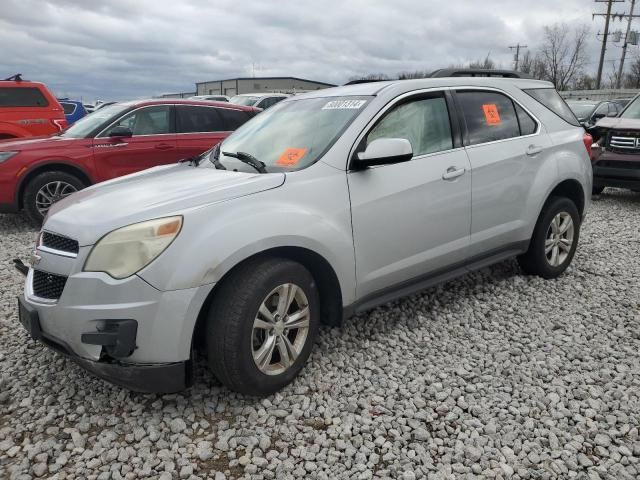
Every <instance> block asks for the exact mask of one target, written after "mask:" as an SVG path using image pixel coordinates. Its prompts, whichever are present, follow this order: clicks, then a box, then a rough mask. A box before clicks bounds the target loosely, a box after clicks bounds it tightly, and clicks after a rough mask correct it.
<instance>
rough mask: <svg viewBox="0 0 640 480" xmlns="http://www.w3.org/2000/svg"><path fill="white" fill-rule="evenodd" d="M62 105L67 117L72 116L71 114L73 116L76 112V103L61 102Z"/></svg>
mask: <svg viewBox="0 0 640 480" xmlns="http://www.w3.org/2000/svg"><path fill="white" fill-rule="evenodd" d="M60 105H62V109H63V110H64V114H65V115H71V114H73V112H75V111H76V104H75V103H64V102H60Z"/></svg>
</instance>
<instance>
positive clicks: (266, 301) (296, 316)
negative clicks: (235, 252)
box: [206, 258, 320, 396]
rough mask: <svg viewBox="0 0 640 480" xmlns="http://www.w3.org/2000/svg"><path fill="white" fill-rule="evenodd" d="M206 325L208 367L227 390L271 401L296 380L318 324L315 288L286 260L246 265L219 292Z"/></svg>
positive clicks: (302, 269) (305, 272) (303, 270)
mask: <svg viewBox="0 0 640 480" xmlns="http://www.w3.org/2000/svg"><path fill="white" fill-rule="evenodd" d="M214 295H215V297H214V300H213V302H212V304H211V308H210V310H209V317H208V320H207V329H206V332H207V333H206V340H207V354H208V359H209V367H210V369H211V370H212V372H213V373H214V375H215V376H216V377H217V378H218V379H219V380H220V381H221V382H222V383H223V384H224V385H225V386H227V387H228V388H230V389H231V390H235V391H237V392H240V393H245V394H249V395H256V396H264V395H270V394H272V393H274V392H276V391H278V390H280V389H281V388H283V387H284V386H286V385H287V384H289V383H291V382H292V381H293V379H294V378H295V377H296V375H298V373H299V372H300V370H301V369H302V367H303V366H304V364H305V362H306V361H307V359H308V357H309V355H310V353H311V348H312V346H313V343H314V340H315V337H316V335H317V332H318V327H319V324H320V318H319V314H320V299H319V294H318V289H317V286H316V283H315V281H314V279H313V277H312V276H311V274H310V273H309V271H308V270H307V269H306V268H305V267H304V266H302V265H300V264H299V263H297V262H293V261H291V260H287V259H284V258H262V259H258V260H253V261H249V262H246V263H245V264H243V265H241V266H239V267H238V268H237V269H236V270H235V271H233V272H232V273H231V274H230V276H229V277H228V278H227V279H225V280H224V281H223V284H222V285H220V288H219V289H218V290H217V291H216V292H215V294H214Z"/></svg>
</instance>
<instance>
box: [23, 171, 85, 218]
mask: <svg viewBox="0 0 640 480" xmlns="http://www.w3.org/2000/svg"><path fill="white" fill-rule="evenodd" d="M85 187H86V185H85V184H84V182H83V181H82V180H80V179H79V178H78V177H76V176H75V175H72V174H70V173H67V172H61V171H59V170H54V171H52V172H44V173H41V174H39V175H37V176H36V177H35V178H33V179H32V180H30V181H29V183H28V184H27V186H26V188H25V189H24V194H23V196H22V204H23V206H24V209H25V212H26V213H27V216H28V217H29V219H30V220H31V221H32V222H33V223H34V224H35V225H37V226H40V225H42V221H43V220H44V217H45V215H46V213H47V212H48V209H49V207H50V206H51V205H53V204H54V203H56V202H57V201H59V200H61V199H62V198H64V197H66V196H68V195H70V194H72V193H74V192H77V191H78V190H82V189H83V188H85ZM47 205H48V206H47Z"/></svg>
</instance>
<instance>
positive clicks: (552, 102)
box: [523, 88, 580, 127]
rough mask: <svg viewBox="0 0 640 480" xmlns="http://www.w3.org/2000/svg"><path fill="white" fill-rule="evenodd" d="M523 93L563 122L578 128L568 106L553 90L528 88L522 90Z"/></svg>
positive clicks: (576, 121) (578, 123)
mask: <svg viewBox="0 0 640 480" xmlns="http://www.w3.org/2000/svg"><path fill="white" fill-rule="evenodd" d="M523 91H524V93H526V94H527V95H529V96H530V97H532V98H534V99H535V100H537V101H538V102H539V103H541V104H542V105H544V106H545V107H547V109H549V110H551V111H552V112H553V113H555V114H556V115H557V116H558V117H560V118H561V119H563V120H564V121H565V122H567V123H569V124H571V125H573V126H575V127H579V126H580V122H578V119H577V118H576V116H575V115H574V114H573V112H572V111H571V109H570V108H569V105H567V103H566V102H565V101H564V100H563V99H562V97H561V96H560V94H559V93H558V92H557V91H556V89H555V88H528V89H525V90H523Z"/></svg>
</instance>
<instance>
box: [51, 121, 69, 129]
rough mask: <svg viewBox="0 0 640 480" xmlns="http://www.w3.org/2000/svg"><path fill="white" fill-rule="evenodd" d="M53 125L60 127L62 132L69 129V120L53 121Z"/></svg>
mask: <svg viewBox="0 0 640 480" xmlns="http://www.w3.org/2000/svg"><path fill="white" fill-rule="evenodd" d="M53 124H54V125H55V126H56V127H58V130H60V131H62V130H64V129H65V128H67V120H66V119H63V120H53Z"/></svg>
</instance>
